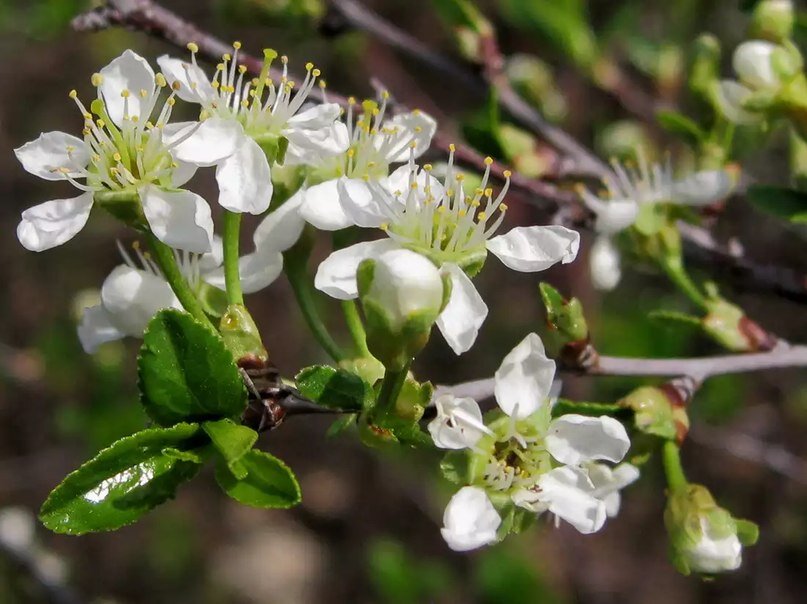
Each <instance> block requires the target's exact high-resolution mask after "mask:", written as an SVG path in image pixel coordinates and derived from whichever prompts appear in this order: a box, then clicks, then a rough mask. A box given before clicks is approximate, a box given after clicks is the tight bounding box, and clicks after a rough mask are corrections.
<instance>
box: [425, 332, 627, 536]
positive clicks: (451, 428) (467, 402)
mask: <svg viewBox="0 0 807 604" xmlns="http://www.w3.org/2000/svg"><path fill="white" fill-rule="evenodd" d="M554 373H555V363H554V362H553V361H552V360H550V359H549V358H547V356H546V353H545V351H544V347H543V343H542V342H541V339H540V338H539V337H538V336H537V335H536V334H534V333H532V334H529V335H528V336H527V337H526V338H525V339H524V340H523V341H522V342H521V343H519V344H518V346H516V347H515V348H514V349H513V350H512V351H511V352H510V353H509V354H508V355H507V356H506V357H505V358H504V360H503V361H502V364H501V366H500V367H499V370H498V371H497V372H496V375H495V377H494V394H495V397H496V403H497V404H498V406H499V408H500V409H501V411H502V412H503V413H504V414H505V415H504V417H501V418H499V419H495V420H493V422H492V423H489V424H488V425H487V426H484V428H485V430H483V429H482V428H483V426H482V425H480V424H481V422H480V420H481V413H480V412H479V408H478V406H477V405H476V403H475V402H474V401H473V400H472V399H453V398H452V397H450V395H443V396H441V397H438V399H437V400H436V401H435V403H436V405H437V407H438V416H437V418H435V420H433V421H432V423H431V424H430V425H429V432H430V433H431V434H432V438H433V440H434V441H435V444H436V445H437V446H439V447H442V448H450V449H461V448H466V449H469V451H468V454H469V455H471V456H474V457H475V458H476V459H475V460H474V461H473V462H472V463H471V464H469V465H471V466H473V467H476V468H479V467H484V471H483V472H482V473H481V475H479V474H477V476H476V478H475V479H474V480H473V481H472V482H473V486H474V487H476V488H478V489H480V490H482V491H483V492H487V493H491V494H494V493H495V494H497V497H493V498H492V501H500V500H501V497H500V496H501V495H506V496H509V498H510V500H511V501H512V502H513V503H515V504H516V505H517V506H519V507H521V508H524V509H526V510H529V511H530V512H534V513H536V514H541V513H543V512H546V511H549V512H551V513H552V514H555V516H556V517H557V518H561V519H563V520H565V521H566V522H568V523H570V524H571V525H572V526H574V527H575V528H576V529H577V530H578V531H580V532H581V533H593V532H595V531H598V530H599V529H600V528H601V527H602V526H603V524H604V523H605V519H606V517H607V516H608V515H609V512H613V513H616V509H618V505H619V494H618V491H619V489H620V488H622V487H624V486H625V485H627V484H629V483H630V482H632V480H634V479H635V477H632V472H631V471H630V468H633V466H629V465H628V464H622V465H621V466H618V467H617V468H615V469H614V470H611V469H610V468H609V467H607V466H605V465H604V464H602V463H600V462H603V461H607V462H612V463H616V462H619V461H620V460H621V459H622V458H623V457H624V456H625V453H627V451H628V448H629V447H630V441H629V439H628V435H627V432H626V431H625V428H624V426H623V425H622V424H621V423H620V422H618V421H617V420H615V419H614V418H612V417H607V416H601V417H588V416H583V415H577V414H566V415H561V416H560V417H557V418H555V419H551V414H550V412H551V407H552V405H553V404H554V398H553V397H554V394H555V392H554V391H555V387H554V386H553V378H554ZM479 456H482V458H481V459H480V458H479ZM484 456H487V461H486V462H483V460H484V459H485V457H484ZM634 470H635V468H634ZM466 488H467V487H466ZM615 498H616V500H615ZM452 503H453V500H452ZM459 505H460V504H459V503H457V504H456V505H455V507H457V506H459ZM481 509H482V506H481V505H480V504H479V503H478V502H475V503H474V505H471V504H470V503H469V504H468V509H467V510H466V511H465V514H466V516H464V517H466V518H468V517H470V518H475V516H474V514H481V513H482V512H481V511H480V510H481ZM455 512H456V510H455ZM475 522H477V521H476V520H474V521H471V520H468V525H469V526H475ZM444 536H445V535H444ZM449 544H450V543H449ZM452 547H453V545H452Z"/></svg>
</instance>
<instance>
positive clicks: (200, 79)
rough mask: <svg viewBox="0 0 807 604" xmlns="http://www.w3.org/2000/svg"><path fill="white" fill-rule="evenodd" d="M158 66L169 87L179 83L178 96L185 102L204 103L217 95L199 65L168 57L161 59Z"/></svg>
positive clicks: (158, 60) (164, 56)
mask: <svg viewBox="0 0 807 604" xmlns="http://www.w3.org/2000/svg"><path fill="white" fill-rule="evenodd" d="M157 65H159V66H160V69H161V70H162V73H163V75H164V76H165V79H166V80H167V81H168V84H169V85H171V86H173V85H174V82H179V89H178V90H177V96H178V97H179V98H181V99H182V100H183V101H186V102H188V103H203V102H205V101H207V100H209V99H212V98H213V97H214V96H215V95H216V93H215V91H214V90H213V86H211V85H210V81H209V80H208V79H207V76H206V75H205V72H204V71H202V68H201V67H199V66H198V65H193V64H192V63H188V62H187V61H182V60H180V59H175V58H174V57H169V56H168V55H162V56H161V57H159V58H158V59H157Z"/></svg>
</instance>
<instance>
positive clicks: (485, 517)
mask: <svg viewBox="0 0 807 604" xmlns="http://www.w3.org/2000/svg"><path fill="white" fill-rule="evenodd" d="M501 523H502V519H501V518H500V517H499V514H498V512H496V508H494V507H493V504H492V503H491V502H490V499H488V496H487V494H486V493H485V491H484V490H483V489H480V488H478V487H463V488H461V489H460V490H459V491H457V492H456V493H455V494H454V496H453V497H452V498H451V501H449V502H448V505H447V506H446V510H445V513H444V514H443V528H442V529H440V533H441V534H442V535H443V539H445V541H446V543H447V544H448V547H450V548H451V549H453V550H454V551H455V552H466V551H468V550H472V549H476V548H478V547H482V546H483V545H489V544H491V543H495V542H496V540H497V536H496V531H497V530H498V529H499V526H500V525H501Z"/></svg>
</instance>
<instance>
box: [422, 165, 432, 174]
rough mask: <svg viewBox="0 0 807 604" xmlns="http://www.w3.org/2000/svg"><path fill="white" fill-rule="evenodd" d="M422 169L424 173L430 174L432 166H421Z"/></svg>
mask: <svg viewBox="0 0 807 604" xmlns="http://www.w3.org/2000/svg"><path fill="white" fill-rule="evenodd" d="M423 169H424V170H426V172H431V171H432V165H431V164H423Z"/></svg>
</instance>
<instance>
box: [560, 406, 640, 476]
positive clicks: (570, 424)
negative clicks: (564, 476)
mask: <svg viewBox="0 0 807 604" xmlns="http://www.w3.org/2000/svg"><path fill="white" fill-rule="evenodd" d="M545 440H546V449H547V451H549V454H550V455H552V457H554V458H555V459H557V460H558V461H559V462H560V463H563V464H569V465H577V464H579V463H583V462H584V461H594V460H598V459H604V460H607V461H613V462H617V461H620V460H621V459H622V458H623V457H625V453H627V452H628V449H629V448H630V439H629V438H628V433H627V432H626V431H625V426H623V425H622V424H621V423H620V422H618V421H617V420H615V419H614V418H613V417H608V416H607V415H603V416H601V417H587V416H585V415H576V414H573V413H569V414H567V415H562V416H560V417H559V418H557V419H555V420H553V421H552V423H550V424H549V430H548V431H547V435H546V439H545Z"/></svg>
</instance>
